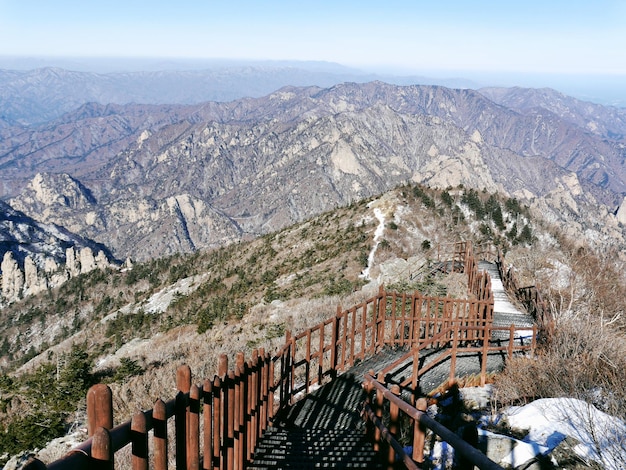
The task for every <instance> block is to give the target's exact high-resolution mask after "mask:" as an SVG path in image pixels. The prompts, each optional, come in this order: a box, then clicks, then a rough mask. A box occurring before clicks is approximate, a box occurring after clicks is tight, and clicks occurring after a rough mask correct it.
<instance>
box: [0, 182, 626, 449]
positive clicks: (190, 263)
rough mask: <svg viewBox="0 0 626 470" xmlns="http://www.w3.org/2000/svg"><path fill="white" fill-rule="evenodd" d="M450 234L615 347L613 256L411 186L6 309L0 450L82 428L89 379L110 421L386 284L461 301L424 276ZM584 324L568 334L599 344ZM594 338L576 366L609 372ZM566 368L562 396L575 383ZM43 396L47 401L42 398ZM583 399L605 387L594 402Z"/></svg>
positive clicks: (507, 390)
mask: <svg viewBox="0 0 626 470" xmlns="http://www.w3.org/2000/svg"><path fill="white" fill-rule="evenodd" d="M458 240H473V241H474V242H475V243H477V244H480V243H491V244H495V245H496V246H499V247H500V248H502V249H503V250H504V251H505V252H506V257H507V260H508V262H511V263H513V264H514V266H515V268H516V272H517V274H518V276H519V278H520V280H521V281H522V282H523V283H524V284H526V285H532V284H536V283H539V282H540V283H541V285H542V286H543V292H544V293H545V294H546V299H547V300H548V301H549V302H550V303H551V305H553V306H554V307H555V314H557V315H558V317H557V318H558V325H559V328H565V326H566V325H568V323H567V319H568V318H581V319H582V318H585V319H586V321H587V322H588V324H589V325H591V324H593V322H595V321H600V322H604V323H603V325H605V326H606V325H612V328H613V329H615V331H616V333H615V335H616V337H617V338H621V336H620V335H621V334H622V333H619V328H624V327H626V324H625V323H624V321H623V319H622V318H621V317H620V313H619V312H620V309H623V305H622V304H621V300H620V299H623V295H622V294H624V295H626V291H625V290H626V282H625V279H624V277H623V272H624V271H623V265H618V264H616V262H617V261H618V258H617V257H616V256H615V252H611V253H606V254H605V257H604V258H602V259H600V258H598V257H596V256H595V255H594V254H593V252H591V251H586V250H582V249H578V248H577V244H576V243H574V242H571V241H569V240H568V239H567V237H564V236H563V234H561V233H558V232H556V231H554V230H553V228H552V227H551V225H550V224H548V223H546V222H545V221H543V220H542V219H538V218H535V217H532V216H531V214H530V212H529V210H528V208H527V207H525V206H522V205H521V204H520V203H519V201H518V200H516V199H513V198H508V197H506V196H501V195H498V194H495V193H494V194H490V193H488V192H483V191H477V190H474V189H470V188H464V187H456V188H450V189H449V190H443V191H440V190H433V189H429V188H427V187H425V186H420V185H416V184H408V185H403V186H400V187H399V188H397V189H396V190H393V191H391V192H388V193H386V194H384V195H382V196H380V197H377V198H375V199H370V200H361V201H358V202H353V203H351V204H349V205H346V206H344V207H342V208H339V209H336V210H334V211H329V212H325V213H323V214H321V215H319V216H316V217H314V218H311V219H308V220H306V221H304V222H302V223H299V224H297V225H294V226H290V227H287V228H285V229H283V230H280V231H277V232H273V233H269V234H267V235H265V236H263V237H261V238H258V239H255V240H251V241H248V242H237V243H232V244H230V245H229V246H226V247H222V248H219V249H214V250H208V251H205V250H199V251H196V252H195V253H194V254H192V255H174V256H170V257H167V258H160V259H155V260H152V261H150V262H146V263H137V264H135V265H133V266H132V267H126V268H124V269H122V270H117V269H116V270H107V271H101V270H97V271H93V272H91V273H87V274H83V275H80V276H78V277H76V278H74V279H71V280H70V281H69V282H67V283H65V284H64V285H63V286H61V287H60V288H56V289H53V290H51V291H50V292H48V293H45V294H41V295H38V296H33V297H29V298H28V299H25V300H23V301H21V302H17V303H14V304H12V305H11V306H9V307H8V308H6V309H4V310H2V311H1V312H0V314H1V315H2V317H1V318H0V325H2V326H1V329H0V360H1V361H2V362H1V367H2V371H3V376H2V377H3V379H2V381H0V404H2V407H1V408H0V410H1V411H0V412H1V413H2V414H1V416H2V420H1V422H2V423H3V424H2V426H3V427H4V431H5V432H4V433H0V436H2V437H1V438H0V453H2V452H8V453H9V454H14V453H16V452H19V451H20V450H22V449H27V448H33V447H35V446H41V445H42V443H44V442H46V441H48V440H49V439H51V438H52V437H54V436H56V435H60V434H63V432H65V431H66V430H67V429H69V428H73V427H74V426H75V425H80V423H81V422H82V420H83V419H84V417H83V416H82V415H81V413H80V410H81V409H83V408H82V407H83V404H82V403H84V402H83V401H82V400H84V398H82V397H84V393H85V391H86V389H87V387H88V386H89V385H90V384H92V383H94V382H95V381H102V382H106V383H109V384H110V385H111V387H112V389H113V392H114V407H115V410H116V413H117V415H118V416H129V415H130V414H132V413H133V412H134V411H135V410H136V409H138V408H149V407H151V406H152V404H153V401H154V399H155V397H156V396H161V397H169V396H170V395H171V384H172V377H173V376H174V375H175V369H176V367H177V366H178V365H180V364H183V363H185V364H188V365H190V367H191V368H192V370H193V371H194V373H195V374H197V375H198V376H200V377H210V376H212V374H214V373H215V371H216V370H217V369H216V368H217V358H218V355H219V354H221V353H226V354H228V355H229V356H230V357H231V358H232V357H233V356H234V354H235V353H236V352H239V351H243V352H246V353H247V354H249V353H250V351H251V350H252V349H253V348H260V347H263V348H265V349H266V350H269V351H272V350H273V349H274V348H275V347H276V346H277V345H278V344H281V343H282V341H283V340H284V335H285V333H286V331H294V332H297V331H301V330H303V329H304V328H305V327H307V326H310V325H313V324H317V323H318V322H319V321H321V320H322V319H326V318H328V317H330V316H332V315H333V314H334V312H335V311H336V308H337V305H338V304H340V303H341V304H342V305H343V306H344V307H347V306H350V305H353V304H357V303H359V302H361V301H362V300H363V299H364V298H366V297H369V296H370V295H371V293H372V290H374V289H377V288H378V286H379V285H380V284H381V283H384V284H385V285H386V286H387V287H388V288H389V289H396V290H400V291H406V292H411V291H414V290H416V289H417V290H420V291H421V292H423V293H427V294H433V295H446V294H447V295H451V296H455V297H462V296H466V295H467V286H466V285H465V283H464V276H462V275H443V274H440V273H439V274H437V273H434V272H433V270H432V269H429V267H430V266H432V263H433V262H434V261H436V260H437V257H438V253H441V252H445V251H446V248H449V247H450V245H451V244H452V243H453V242H455V241H458ZM600 273H603V274H604V275H605V276H601V275H600ZM600 280H601V282H600ZM559 301H560V302H561V304H560V305H559V304H558V302H559ZM599 311H601V312H602V315H604V316H600V315H596V314H595V312H599ZM564 331H567V330H564ZM594 331H596V330H594V329H591V330H586V329H580V330H579V331H578V334H579V335H580V334H588V333H591V334H592V335H594V336H597V335H595V333H594ZM576 341H579V342H580V341H583V339H582V338H580V337H579V338H577V339H576ZM545 344H547V345H548V346H550V347H554V348H556V346H554V343H551V342H547V343H545ZM563 344H566V343H563ZM589 344H592V342H590V341H586V342H581V343H579V347H578V349H577V350H575V351H570V353H571V356H569V357H570V360H572V361H575V363H578V362H576V361H579V360H583V359H584V360H585V361H587V362H585V364H589V365H590V366H591V368H590V371H600V372H599V373H600V374H601V376H602V377H607V376H606V374H605V373H604V372H603V369H602V368H603V367H606V364H605V365H604V366H602V364H600V363H597V364H596V363H593V364H592V363H590V362H589V360H590V359H592V358H593V357H595V356H591V355H589V354H588V352H589V350H588V349H586V348H587V346H585V345H589ZM594 344H595V343H594ZM611 344H614V345H617V344H618V343H611ZM561 347H564V346H561ZM594 347H595V346H594ZM614 349H615V348H614ZM618 349H619V348H618ZM618 349H615V351H617V356H615V353H614V352H612V351H609V350H608V349H607V350H606V351H603V352H602V354H604V356H602V357H605V358H607V359H608V361H609V362H608V363H607V364H616V365H617V364H621V362H620V361H621V360H622V359H623V358H622V359H619V357H620V355H619V354H620V353H619V350H618ZM594 351H596V352H597V351H598V350H597V349H594ZM548 352H549V351H548ZM570 353H568V354H570ZM578 355H581V356H580V358H579V356H578ZM550 357H553V356H546V358H545V362H546V363H548V359H549V358H550ZM550 360H555V359H550ZM615 361H617V362H615ZM532 362H533V363H535V362H537V361H532ZM541 362H542V363H543V362H544V361H541ZM594 364H595V365H594ZM529 365H532V364H530V363H528V362H527V363H524V362H522V363H521V364H518V365H517V366H516V367H517V369H514V370H513V371H509V372H508V373H507V374H506V375H505V376H503V379H502V381H501V382H500V385H499V386H501V387H502V389H501V390H502V393H501V395H499V399H500V400H502V401H503V402H506V401H507V400H511V401H515V400H519V394H520V393H536V394H537V396H545V395H549V393H550V390H551V389H550V387H553V388H554V387H556V385H554V384H552V385H550V384H551V382H550V381H549V379H548V378H545V377H543V376H542V375H541V374H542V373H543V372H541V371H537V370H533V371H532V372H530V373H533V374H535V375H536V376H537V377H542V380H541V381H538V380H537V381H534V383H537V384H540V385H541V387H542V389H541V391H540V392H538V391H537V389H536V390H534V391H533V390H531V389H530V388H529V383H528V382H529V381H528V380H527V379H525V380H522V382H521V383H517V382H516V380H518V378H519V377H525V375H524V374H527V373H529V372H528V366H529ZM570 369H572V370H573V371H574V370H579V369H573V368H570ZM515 371H518V372H517V375H516V372H515ZM563 374H564V372H563V371H561V372H559V377H560V385H559V386H560V387H561V389H562V390H561V391H557V392H558V393H566V392H565V391H567V390H570V389H568V388H567V386H566V385H567V383H566V380H565V379H564V377H566V375H563ZM567 377H568V379H567V380H568V381H569V380H570V378H569V376H567ZM585 377H586V380H587V382H586V383H585V387H584V388H582V389H580V390H579V392H580V395H581V396H582V395H585V394H586V395H585V396H587V399H591V400H598V399H600V398H602V397H605V396H606V395H605V394H606V393H610V391H611V390H612V387H614V386H615V383H616V382H614V380H613V379H614V378H615V377H617V379H618V380H619V373H618V374H617V375H616V376H615V377H609V379H608V380H606V381H604V382H602V387H603V388H602V389H601V391H600V392H598V390H599V389H598V387H597V386H595V385H597V384H598V382H597V377H595V376H592V375H591V374H586V376H585ZM572 379H573V378H572ZM568 383H569V382H568ZM572 383H574V384H575V383H577V382H575V380H574V381H572ZM617 383H619V382H617ZM594 387H595V388H594ZM42 389H45V390H52V392H51V393H49V394H43V395H42V394H39V393H36V391H37V390H42ZM555 390H556V388H555ZM593 390H595V392H594V393H600V394H599V395H598V394H596V395H595V396H596V398H593V396H592V395H591V392H592V391H593ZM557 392H554V393H557ZM572 393H573V392H572ZM60 397H64V398H62V399H61V398H60ZM614 397H615V399H614V400H613V401H612V402H606V403H609V404H611V403H617V404H618V405H619V403H621V401H620V400H622V398H621V397H622V395H618V394H615V395H614ZM76 405H77V406H78V411H77V409H76ZM614 409H615V408H611V409H610V410H611V411H613V410H614ZM44 418H45V419H44ZM41 423H47V424H46V425H45V426H43V427H42V426H41ZM42 458H46V457H43V456H42ZM48 458H50V456H49V457H48ZM51 458H54V455H53V456H52V457H51Z"/></svg>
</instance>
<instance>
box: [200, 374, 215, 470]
mask: <svg viewBox="0 0 626 470" xmlns="http://www.w3.org/2000/svg"><path fill="white" fill-rule="evenodd" d="M202 395H203V402H204V405H203V409H202V411H203V413H202V414H203V419H204V436H203V437H204V441H203V442H204V449H203V451H204V452H203V454H204V458H203V460H202V468H203V470H212V469H213V383H212V382H211V381H210V380H209V379H204V384H203V385H202Z"/></svg>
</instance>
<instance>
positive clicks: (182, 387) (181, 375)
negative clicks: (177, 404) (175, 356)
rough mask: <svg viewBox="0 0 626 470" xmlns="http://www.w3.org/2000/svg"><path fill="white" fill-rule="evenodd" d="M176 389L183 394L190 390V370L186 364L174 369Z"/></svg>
mask: <svg viewBox="0 0 626 470" xmlns="http://www.w3.org/2000/svg"><path fill="white" fill-rule="evenodd" d="M176 389H177V390H178V391H180V392H183V393H189V390H190V389H191V368H190V367H189V366H188V365H186V364H183V365H180V366H178V367H177V368H176Z"/></svg>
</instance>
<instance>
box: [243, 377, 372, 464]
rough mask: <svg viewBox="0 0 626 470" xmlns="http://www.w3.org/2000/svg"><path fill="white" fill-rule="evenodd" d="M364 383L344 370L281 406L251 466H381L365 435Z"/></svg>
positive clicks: (258, 447) (256, 450)
mask: <svg viewBox="0 0 626 470" xmlns="http://www.w3.org/2000/svg"><path fill="white" fill-rule="evenodd" d="M364 393H365V392H364V390H363V387H362V381H361V380H360V379H359V380H357V379H356V378H355V376H354V375H351V374H344V375H340V376H339V377H337V378H336V379H335V380H333V381H332V382H330V383H328V384H326V385H324V386H322V387H320V388H319V389H317V390H315V391H313V392H311V393H310V394H308V395H307V396H306V397H304V398H302V399H301V400H300V401H298V402H296V403H295V404H293V405H292V406H290V407H289V408H287V409H285V410H283V412H282V413H280V414H279V415H278V416H277V417H276V419H275V421H274V427H271V428H269V429H268V430H267V431H266V432H265V434H264V436H263V438H262V439H261V442H260V443H259V445H258V446H257V448H256V449H255V453H254V461H253V462H252V464H251V465H250V466H249V467H248V468H252V469H258V470H260V469H281V468H299V469H312V468H338V469H341V468H372V469H378V468H383V467H382V465H381V464H380V462H379V457H378V455H377V453H376V452H375V451H374V450H373V448H372V444H371V443H370V442H369V441H368V440H367V438H366V436H365V428H364V423H363V420H362V419H361V416H360V412H359V408H360V406H361V405H362V403H363V400H364Z"/></svg>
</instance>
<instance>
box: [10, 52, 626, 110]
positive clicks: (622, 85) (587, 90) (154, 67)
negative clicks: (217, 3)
mask: <svg viewBox="0 0 626 470" xmlns="http://www.w3.org/2000/svg"><path fill="white" fill-rule="evenodd" d="M236 66H292V67H302V68H305V69H307V70H315V71H317V72H321V73H335V74H339V73H353V74H355V75H361V76H372V77H373V78H380V79H383V80H384V79H385V78H387V79H389V78H391V77H395V78H398V79H401V78H403V77H406V78H407V79H410V78H422V79H424V80H425V81H427V82H429V81H440V82H445V81H448V82H451V83H454V85H452V86H456V87H462V88H474V89H477V88H481V87H491V86H495V87H499V86H502V87H514V86H519V87H527V88H553V89H555V90H557V91H560V92H562V93H564V94H567V95H570V96H573V97H575V98H578V99H581V100H584V101H591V102H595V103H599V104H603V105H612V106H619V107H626V75H624V76H621V75H585V74H541V73H523V72H506V71H488V72H480V71H472V70H410V69H406V68H402V67H392V66H387V67H385V66H379V67H375V66H373V67H369V68H367V67H363V68H357V67H351V66H349V65H344V64H340V63H336V62H328V61H298V60H261V59H257V60H252V59H248V60H246V59H238V58H230V59H229V58H177V57H53V56H48V57H46V56H39V57H37V56H30V57H28V56H23V57H19V56H14V57H7V56H0V69H5V70H22V71H25V70H33V69H37V68H44V67H59V68H63V69H66V70H72V71H78V72H93V73H102V74H106V73H125V72H145V71H148V72H150V71H152V72H157V71H163V70H206V69H210V68H216V67H236ZM458 84H462V86H459V85H458Z"/></svg>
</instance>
